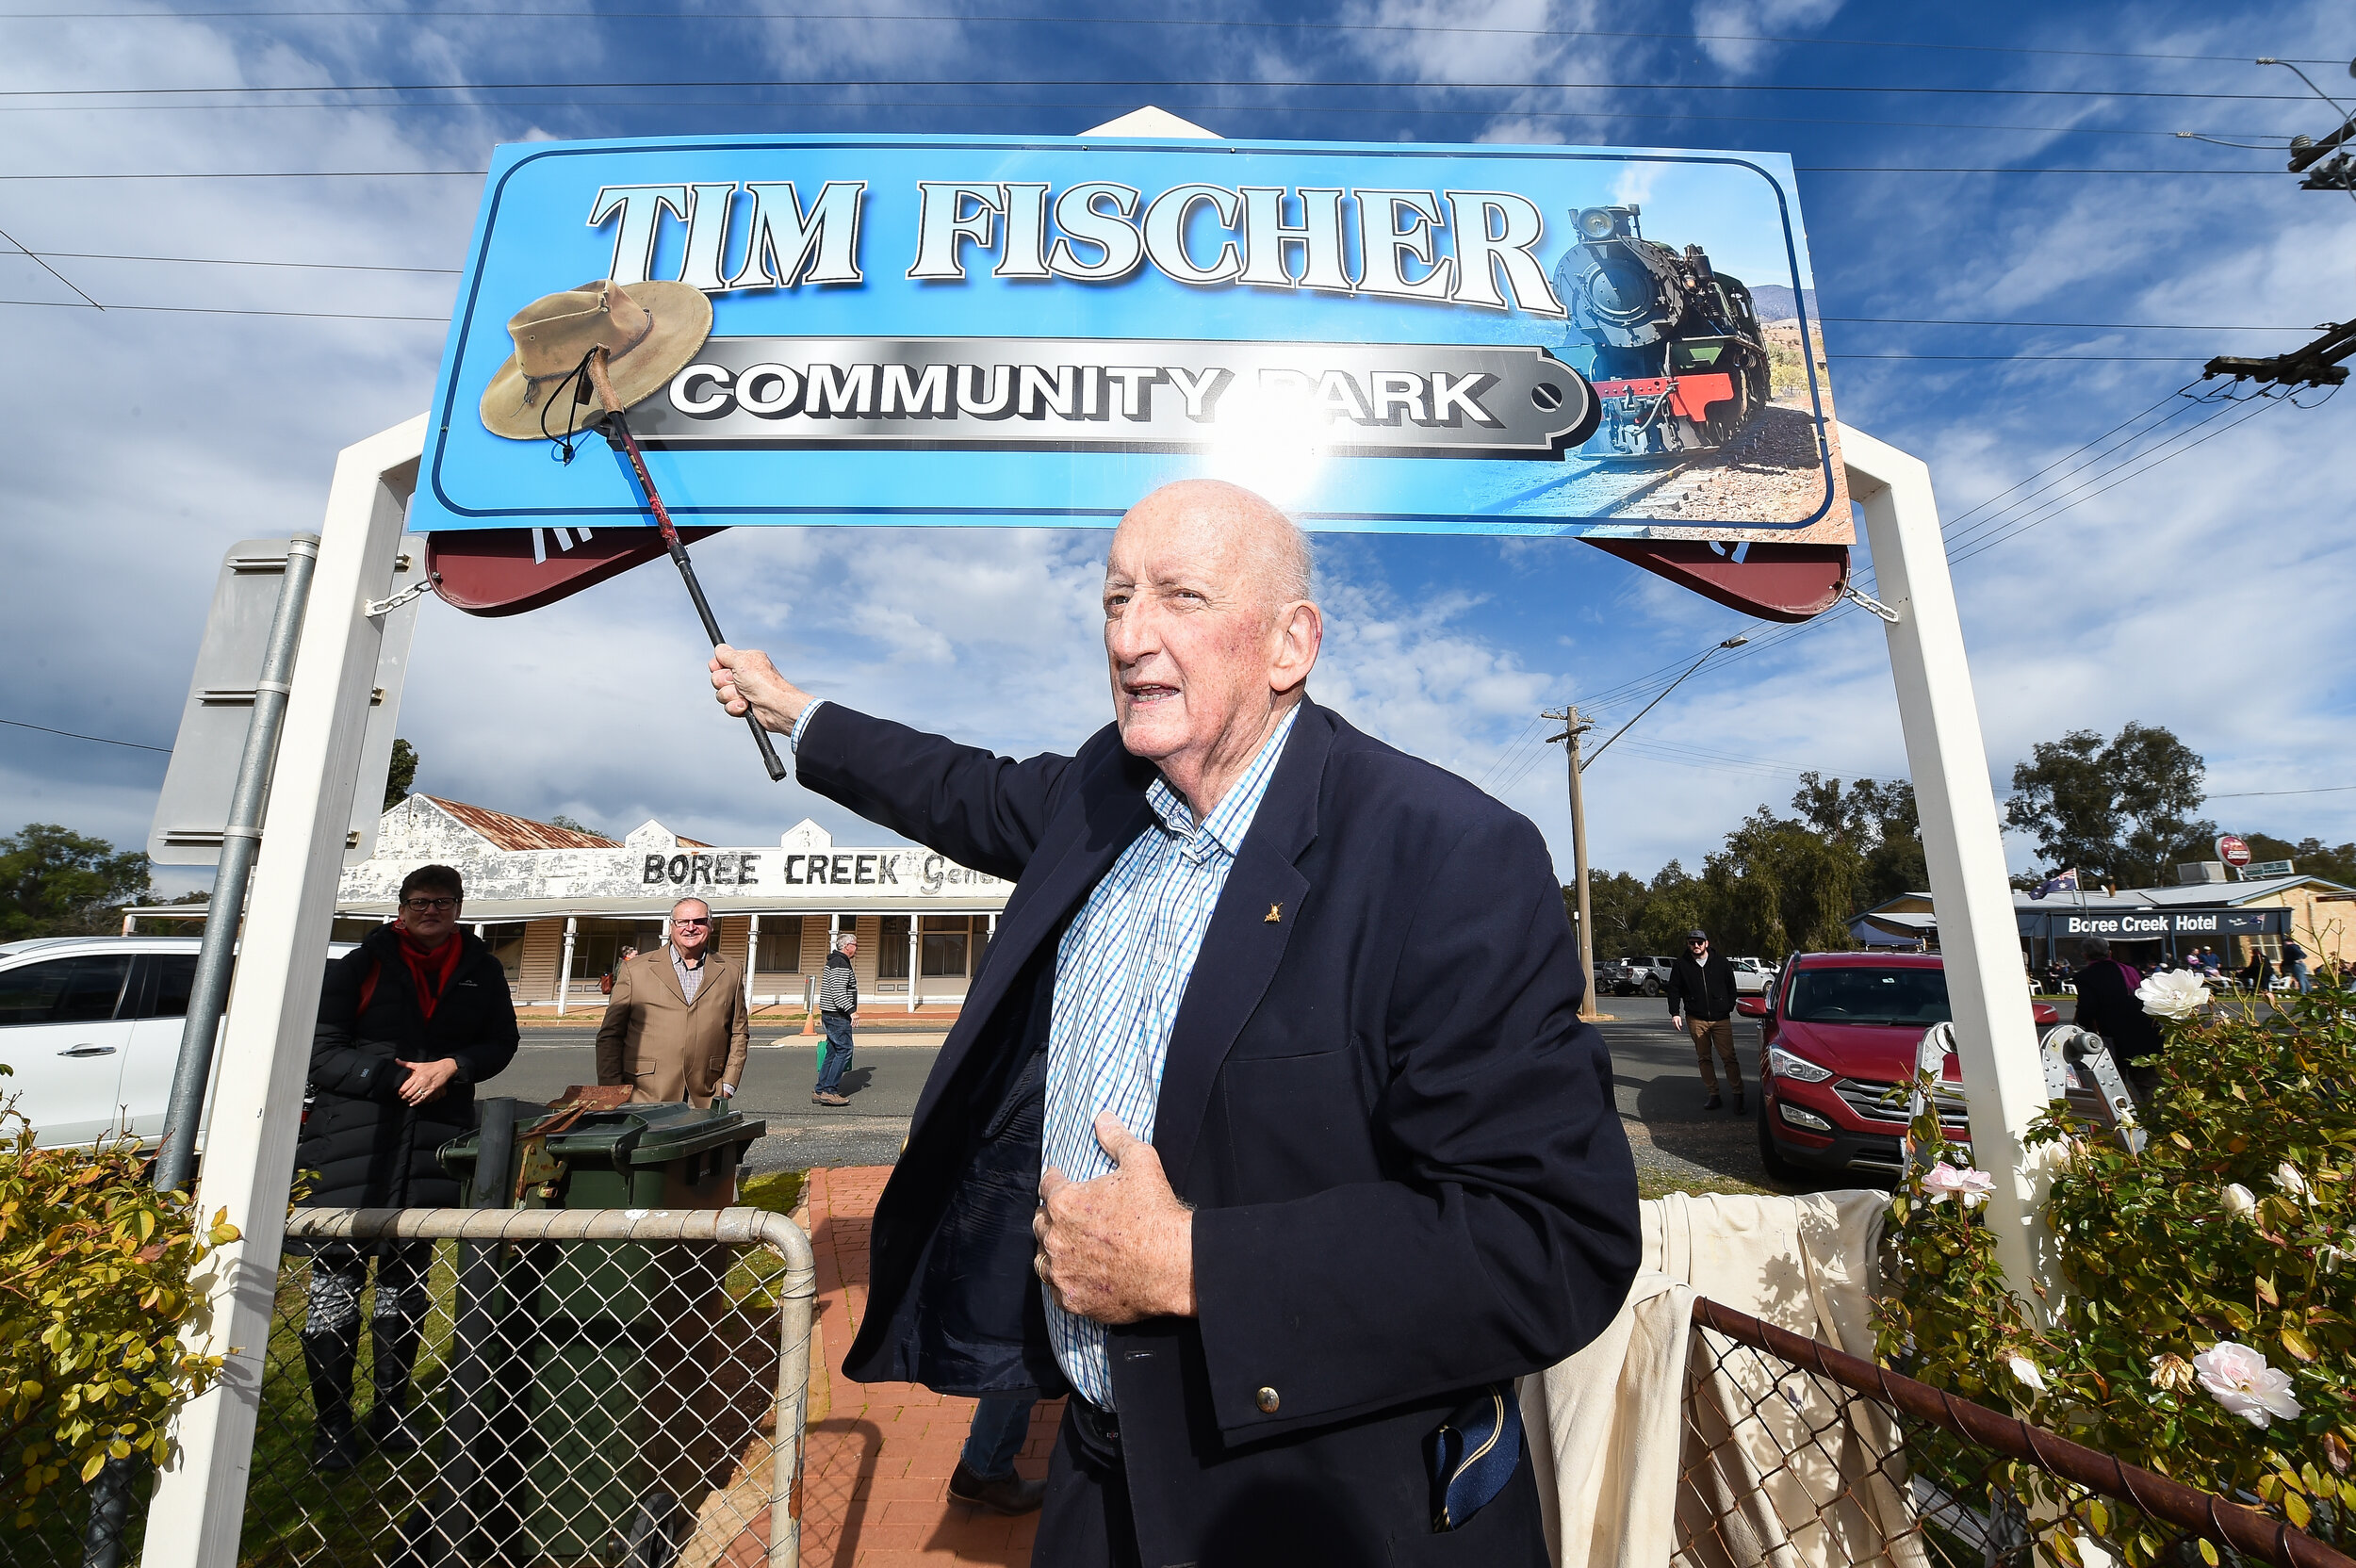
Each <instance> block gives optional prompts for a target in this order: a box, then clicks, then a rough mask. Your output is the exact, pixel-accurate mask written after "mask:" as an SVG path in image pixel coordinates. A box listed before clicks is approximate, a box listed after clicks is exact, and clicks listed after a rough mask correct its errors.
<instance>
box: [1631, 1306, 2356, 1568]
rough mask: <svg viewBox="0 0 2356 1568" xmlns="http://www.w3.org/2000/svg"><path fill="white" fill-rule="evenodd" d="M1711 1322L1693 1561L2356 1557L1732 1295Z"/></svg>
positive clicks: (2196, 1567)
mask: <svg viewBox="0 0 2356 1568" xmlns="http://www.w3.org/2000/svg"><path fill="white" fill-rule="evenodd" d="M1684 1410H1685V1419H1684V1452H1683V1455H1682V1460H1681V1466H1682V1474H1681V1476H1680V1478H1679V1483H1678V1487H1677V1551H1676V1556H1675V1560H1676V1561H1677V1564H1678V1565H1679V1568H1757V1565H1761V1564H1775V1568H1787V1565H1789V1568H1800V1565H1803V1564H1805V1565H1808V1568H1830V1565H1834V1564H1846V1563H1886V1564H1890V1565H1893V1568H2030V1565H2031V1564H2043V1563H2059V1564H2063V1565H2065V1568H2098V1565H2102V1564H2115V1563H2117V1562H2119V1560H2121V1555H2122V1552H2123V1549H2124V1547H2125V1545H2126V1544H2127V1543H2128V1542H2130V1541H2131V1540H2132V1541H2135V1543H2136V1544H2137V1545H2138V1547H2139V1549H2140V1550H2141V1551H2142V1552H2143V1553H2144V1554H2145V1555H2146V1556H2147V1557H2148V1558H2149V1559H2151V1560H2158V1561H2163V1562H2171V1563H2180V1564H2184V1568H2207V1565H2215V1564H2219V1563H2226V1564H2231V1563H2234V1562H2240V1561H2257V1562H2265V1563H2271V1564H2274V1565H2275V1568H2356V1562H2351V1560H2349V1559H2348V1558H2347V1557H2344V1556H2342V1555H2341V1554H2340V1553H2339V1552H2338V1551H2336V1550H2334V1549H2333V1548H2332V1547H2331V1546H2329V1545H2326V1544H2324V1543H2322V1542H2321V1541H2318V1540H2316V1539H2315V1537H2314V1536H2312V1535H2309V1534H2307V1533H2305V1532H2304V1531H2301V1530H2298V1529H2295V1528H2293V1527H2291V1526H2289V1525H2287V1524H2285V1523H2283V1522H2282V1521H2281V1520H2278V1519H2275V1518H2272V1517H2270V1516H2268V1515H2266V1514H2264V1513H2261V1512H2259V1511H2256V1510H2254V1509H2250V1508H2245V1507H2243V1506H2241V1505H2240V1504H2238V1503H2234V1502H2232V1501H2229V1500H2227V1499H2225V1498H2221V1497H2217V1496H2213V1495H2209V1494H2208V1493H2205V1492H2200V1491H2196V1490H2195V1489H2193V1488H2191V1487H2188V1486H2185V1485H2184V1484H2183V1483H2181V1482H2178V1481H2173V1480H2170V1479H2168V1478H2167V1477H2165V1476H2160V1475H2156V1474H2154V1473H2152V1472H2151V1471H2149V1470H2143V1469H2139V1468H2137V1467H2136V1466H2135V1465H2132V1464H2127V1463H2124V1462H2121V1461H2119V1460H2117V1459H2114V1458H2112V1457H2111V1456H2109V1455H2107V1454H2102V1453H2098V1452H2096V1451H2095V1450H2094V1449H2091V1448H2087V1447H2086V1446H2082V1445H2080V1444H2076V1443H2072V1442H2070V1441H2069V1440H2068V1439H2066V1438H2062V1437H2057V1436H2055V1435H2054V1434H2053V1433H2052V1432H2049V1431H2045V1430H2043V1429H2040V1428H2037V1427H2032V1426H2030V1425H2028V1424H2027V1423H2025V1422H2023V1421H2020V1420H2018V1419H2016V1418H2014V1417H2012V1416H2009V1415H2004V1414H2001V1413H1998V1412H1996V1411H1993V1410H1989V1409H1988V1408H1987V1407H1986V1406H1984V1405H1977V1404H1973V1403H1972V1402H1971V1401H1970V1400H1968V1399H1959V1398H1956V1397H1954V1396H1952V1395H1948V1394H1944V1393H1941V1392H1940V1391H1939V1390H1937V1389H1934V1388H1932V1387H1930V1386H1929V1385H1928V1384H1926V1383H1921V1382H1917V1381H1915V1380H1913V1379H1911V1378H1906V1377H1902V1376H1900V1375H1899V1374H1897V1373H1894V1372H1890V1371H1887V1370H1885V1369H1884V1368H1882V1367H1879V1366H1876V1365H1874V1364H1873V1363H1872V1362H1869V1361H1865V1360H1862V1359H1860V1358H1858V1357H1856V1356H1851V1355H1845V1354H1843V1353H1842V1352H1841V1351H1840V1350H1837V1349H1835V1348H1832V1347H1831V1346H1828V1345H1825V1344H1824V1343H1823V1342H1822V1341H1819V1340H1813V1339H1808V1338H1805V1337H1803V1336H1801V1335H1798V1334H1794V1333H1791V1332H1788V1331H1784V1330H1782V1329H1778V1328H1775V1326H1773V1325H1772V1324H1767V1323H1762V1322H1760V1321H1759V1319H1757V1318H1755V1317H1750V1316H1747V1315H1743V1314H1742V1313H1739V1312H1735V1311H1733V1310H1731V1309H1729V1308H1726V1307H1723V1306H1720V1305H1719V1304H1718V1303H1716V1302H1714V1301H1710V1300H1697V1301H1695V1302H1694V1304H1693V1347H1692V1351H1691V1355H1690V1357H1689V1360H1688V1375H1687V1383H1686V1392H1685V1401H1684ZM2203 1542H2206V1543H2208V1550H2206V1551H2204V1550H2203V1549H2202V1547H2201V1543H2203Z"/></svg>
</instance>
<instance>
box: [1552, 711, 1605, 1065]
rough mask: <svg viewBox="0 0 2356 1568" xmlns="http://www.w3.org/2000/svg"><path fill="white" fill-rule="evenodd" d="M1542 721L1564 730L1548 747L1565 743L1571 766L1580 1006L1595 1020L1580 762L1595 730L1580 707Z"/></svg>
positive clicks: (1591, 921)
mask: <svg viewBox="0 0 2356 1568" xmlns="http://www.w3.org/2000/svg"><path fill="white" fill-rule="evenodd" d="M1539 717H1541V718H1546V719H1553V720H1554V721H1556V722H1557V723H1559V724H1560V725H1562V734H1560V735H1549V736H1547V737H1546V743H1547V744H1549V745H1552V744H1554V743H1556V742H1558V741H1559V742H1561V743H1562V745H1563V747H1564V759H1565V760H1567V761H1568V762H1569V763H1570V776H1571V863H1572V867H1573V876H1574V878H1575V880H1576V882H1577V885H1578V898H1579V971H1580V972H1581V973H1582V974H1583V975H1584V976H1585V977H1586V983H1587V989H1586V992H1585V994H1584V995H1583V996H1582V997H1581V998H1580V1000H1579V1017H1581V1018H1586V1019H1592V1018H1594V1017H1595V1011H1596V1008H1595V911H1594V907H1593V905H1592V904H1591V903H1590V901H1589V899H1588V896H1587V802H1586V797H1585V796H1584V795H1583V794H1582V793H1581V792H1580V790H1579V771H1580V769H1581V768H1583V767H1584V766H1585V764H1584V763H1583V762H1581V761H1580V760H1579V737H1580V736H1581V735H1584V734H1586V733H1587V732H1588V731H1589V730H1591V729H1593V728H1595V726H1594V725H1593V724H1591V723H1589V722H1588V721H1587V720H1585V719H1582V718H1580V717H1579V710H1578V709H1577V708H1576V707H1565V708H1564V709H1563V710H1562V711H1561V712H1560V713H1541V714H1540V715H1539Z"/></svg>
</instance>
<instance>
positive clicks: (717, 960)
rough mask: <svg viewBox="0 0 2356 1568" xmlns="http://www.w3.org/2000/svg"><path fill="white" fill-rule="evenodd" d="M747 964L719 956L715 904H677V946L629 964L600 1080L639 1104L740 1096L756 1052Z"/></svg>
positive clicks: (619, 984) (602, 1030)
mask: <svg viewBox="0 0 2356 1568" xmlns="http://www.w3.org/2000/svg"><path fill="white" fill-rule="evenodd" d="M751 1025H752V1020H751V1016H750V1015H749V1014H748V1013H747V1012H746V1011H745V1008H744V966H743V965H741V964H738V963H736V962H734V961H733V960H731V959H728V958H723V957H721V956H719V955H718V954H717V953H714V952H712V907H711V906H710V905H708V904H706V903H704V901H703V900H701V899H699V898H682V899H680V900H679V902H678V903H677V904H674V905H673V906H671V940H670V944H669V945H668V946H665V947H659V948H656V949H655V950H654V951H653V952H652V953H644V954H641V955H639V956H637V957H635V958H632V959H630V961H629V962H628V963H626V964H624V965H622V966H621V968H620V970H619V971H617V972H615V974H614V994H613V995H612V996H611V997H610V998H609V999H608V1000H607V1002H606V1005H605V1021H604V1022H602V1023H600V1024H598V1025H597V1082H598V1083H600V1084H627V1085H629V1086H630V1099H632V1100H655V1101H668V1102H673V1103H676V1102H679V1101H685V1102H686V1103H689V1104H691V1105H698V1106H701V1105H709V1104H711V1103H712V1098H713V1096H715V1095H716V1096H718V1097H719V1098H720V1099H723V1100H726V1099H729V1098H731V1097H733V1096H734V1095H735V1093H736V1086H737V1085H738V1084H740V1083H742V1082H743V1081H744V1058H745V1056H746V1055H747V1054H749V1052H750V1050H751V1046H752V1028H751Z"/></svg>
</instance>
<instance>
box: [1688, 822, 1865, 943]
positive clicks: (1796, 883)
mask: <svg viewBox="0 0 2356 1568" xmlns="http://www.w3.org/2000/svg"><path fill="white" fill-rule="evenodd" d="M1864 868H1865V858H1864V857H1863V856H1862V855H1861V854H1859V853H1858V852H1857V849H1856V847H1855V846H1853V845H1851V844H1848V843H1844V842H1842V841H1841V840H1840V839H1839V838H1837V837H1835V836H1832V835H1828V834H1825V833H1822V832H1819V831H1818V830H1817V829H1816V828H1815V827H1814V826H1813V825H1810V824H1808V823H1807V822H1804V821H1797V820H1794V819H1792V818H1790V817H1779V816H1777V815H1775V813H1774V812H1773V811H1771V810H1769V809H1767V808H1766V807H1763V806H1762V807H1760V808H1759V809H1758V810H1757V811H1754V812H1753V813H1751V815H1750V817H1749V818H1748V819H1746V820H1745V821H1744V822H1743V824H1742V826H1740V827H1738V828H1736V829H1735V830H1734V831H1733V832H1731V833H1729V834H1727V835H1726V848H1725V849H1723V850H1720V851H1719V852H1718V853H1716V854H1714V855H1712V856H1710V858H1709V859H1708V860H1707V861H1705V862H1704V864H1703V869H1702V883H1703V885H1704V887H1705V888H1706V889H1707V890H1708V897H1707V900H1706V903H1707V907H1708V908H1709V911H1710V917H1711V918H1710V920H1706V921H1705V922H1704V926H1705V928H1706V929H1708V930H1709V931H1710V935H1711V937H1712V938H1713V939H1715V941H1716V943H1717V945H1718V948H1719V951H1721V952H1724V953H1744V954H1757V955H1758V956H1760V957H1762V958H1781V957H1783V956H1785V955H1786V954H1789V953H1793V952H1817V951H1823V950H1825V949H1833V950H1839V949H1841V948H1845V947H1847V946H1848V945H1849V917H1850V915H1852V914H1854V913H1855V912H1856V910H1857V890H1858V889H1859V887H1860V886H1861V885H1862V882H1863V875H1864Z"/></svg>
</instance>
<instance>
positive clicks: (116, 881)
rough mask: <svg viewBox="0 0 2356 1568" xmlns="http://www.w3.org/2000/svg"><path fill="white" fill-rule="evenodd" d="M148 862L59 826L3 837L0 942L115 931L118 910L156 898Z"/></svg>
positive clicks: (32, 827)
mask: <svg viewBox="0 0 2356 1568" xmlns="http://www.w3.org/2000/svg"><path fill="white" fill-rule="evenodd" d="M150 886H151V884H150V883H149V881H148V875H147V857H146V856H145V855H144V854H142V853H140V852H139V851H138V850H125V851H123V853H121V854H117V853H116V852H115V846H114V845H112V844H110V843H108V842H107V841H106V840H104V839H90V838H85V837H83V836H82V835H81V834H79V833H74V832H71V831H69V830H68V829H66V828H63V827H60V826H59V825H57V824H56V823H47V822H35V823H27V824H25V826H24V827H22V828H20V829H19V830H18V831H17V833H16V835H15V836H14V837H13V838H0V941H14V940H17V939H21V938H25V937H78V936H89V935H92V934H94V933H98V932H103V931H106V930H109V929H111V928H112V927H113V926H114V925H115V924H116V922H115V920H114V919H113V918H112V917H113V915H114V912H115V911H116V910H118V909H120V908H122V907H123V906H124V905H125V904H131V903H136V902H137V901H139V899H142V898H145V897H147V896H148V894H149V889H150Z"/></svg>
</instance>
